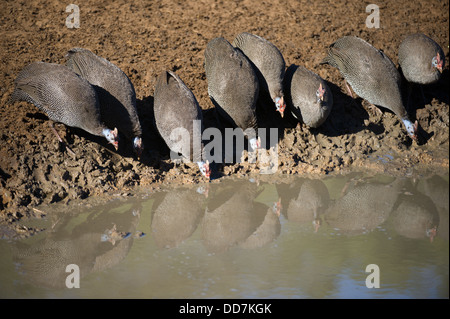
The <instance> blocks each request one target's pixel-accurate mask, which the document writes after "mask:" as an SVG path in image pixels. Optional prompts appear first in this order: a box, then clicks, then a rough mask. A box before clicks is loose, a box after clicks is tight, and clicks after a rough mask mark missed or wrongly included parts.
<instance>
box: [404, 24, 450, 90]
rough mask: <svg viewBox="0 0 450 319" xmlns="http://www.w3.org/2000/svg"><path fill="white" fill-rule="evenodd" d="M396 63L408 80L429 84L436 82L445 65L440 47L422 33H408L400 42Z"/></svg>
mask: <svg viewBox="0 0 450 319" xmlns="http://www.w3.org/2000/svg"><path fill="white" fill-rule="evenodd" d="M398 63H399V65H400V67H401V69H402V73H403V75H404V76H405V78H406V80H407V81H408V82H412V83H418V84H431V83H435V82H437V81H438V80H439V79H440V77H441V73H442V70H443V68H444V66H445V55H444V51H442V48H441V47H440V46H439V44H437V43H436V42H435V41H434V40H433V39H431V38H429V37H427V36H426V35H424V34H421V33H417V34H410V35H408V36H407V37H406V38H405V39H404V40H403V41H402V43H401V44H400V47H399V50H398Z"/></svg>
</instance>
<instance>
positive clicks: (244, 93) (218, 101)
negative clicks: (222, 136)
mask: <svg viewBox="0 0 450 319" xmlns="http://www.w3.org/2000/svg"><path fill="white" fill-rule="evenodd" d="M205 71H206V78H207V81H208V94H209V96H210V98H211V100H212V102H213V104H214V105H215V107H216V110H217V111H218V112H219V114H220V115H221V116H222V117H224V118H225V119H226V120H227V121H228V122H230V123H232V125H233V126H234V127H239V128H241V129H242V130H244V131H245V130H246V129H248V128H251V129H253V130H254V131H255V132H256V129H257V127H258V125H257V120H256V113H255V109H256V102H257V99H258V94H259V83H258V78H257V75H256V73H255V71H254V70H253V67H252V65H251V64H250V61H249V60H248V59H247V57H245V55H244V54H243V53H242V52H241V51H240V50H237V49H235V48H234V47H233V46H232V45H231V44H230V43H229V42H228V41H227V40H225V39H224V38H215V39H212V40H211V41H210V42H209V43H208V45H207V47H206V50H205ZM248 137H249V139H251V138H256V136H255V134H252V135H248Z"/></svg>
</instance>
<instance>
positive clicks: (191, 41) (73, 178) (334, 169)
mask: <svg viewBox="0 0 450 319" xmlns="http://www.w3.org/2000/svg"><path fill="white" fill-rule="evenodd" d="M80 12H81V17H80V20H81V21H80V25H81V27H80V29H68V28H67V27H65V25H64V22H65V19H66V16H67V15H68V13H65V12H64V8H61V7H60V3H59V2H58V1H55V0H47V1H45V5H43V4H41V2H38V1H37V0H33V1H28V2H26V3H23V4H20V3H17V2H8V3H5V4H4V6H3V8H2V13H1V14H0V24H1V27H2V28H1V29H2V37H0V42H1V47H2V50H1V52H0V58H1V61H2V63H1V64H0V80H1V82H0V92H1V98H0V237H5V238H12V237H23V236H27V235H30V234H32V233H33V232H35V231H38V230H37V229H29V228H27V227H23V226H21V225H20V223H18V221H21V220H22V219H24V218H27V217H41V216H44V215H45V213H44V212H43V211H42V210H40V209H39V207H40V205H43V204H50V203H69V202H71V201H75V200H76V201H83V199H86V198H88V197H93V196H99V197H103V196H104V197H108V196H111V195H123V194H128V193H130V192H132V191H134V190H136V189H142V188H145V189H147V190H148V191H153V190H156V189H158V188H159V187H160V186H161V185H170V184H173V185H177V184H180V185H181V184H193V183H203V182H205V180H204V178H203V177H202V176H201V174H200V173H199V172H198V168H197V166H196V165H195V164H183V163H182V164H180V165H175V164H174V163H173V162H172V161H171V160H170V156H169V150H168V149H167V146H166V145H165V144H164V142H163V141H162V139H161V138H160V137H159V136H158V134H157V133H156V131H155V129H154V127H153V97H152V96H153V91H154V84H155V80H156V76H157V75H158V74H159V73H160V72H161V71H162V70H172V71H175V72H176V73H177V74H178V75H179V76H180V77H181V78H182V79H183V81H184V82H185V83H186V85H187V86H188V87H189V88H190V89H191V90H192V91H193V93H194V95H195V96H196V98H197V100H198V101H199V104H200V106H201V107H202V109H203V112H204V118H205V126H206V127H216V126H217V125H218V124H217V122H216V119H215V115H214V109H213V105H212V103H211V101H210V100H209V97H208V93H207V81H206V77H205V73H204V68H203V60H204V49H205V47H206V44H207V43H208V41H209V40H211V39H212V38H214V37H218V36H223V37H225V38H226V39H228V40H229V41H232V39H233V38H234V37H235V36H236V35H237V34H239V33H240V32H243V31H247V32H252V33H255V34H258V35H260V36H263V37H265V38H266V39H268V40H269V41H271V42H272V43H274V44H275V45H276V46H277V47H278V48H279V49H280V51H281V52H282V53H283V55H284V58H285V60H286V64H287V66H289V65H291V64H297V65H303V66H305V67H306V68H308V69H310V70H312V71H314V72H316V73H317V74H319V75H320V76H321V77H322V78H324V79H325V80H326V81H327V84H328V85H329V87H330V88H331V90H332V93H333V97H334V106H333V109H332V111H331V114H330V115H329V117H328V119H327V121H326V122H325V123H324V124H323V125H322V126H321V127H320V128H317V129H310V128H308V127H306V126H305V125H303V124H299V123H297V122H296V121H294V120H293V118H291V117H289V116H285V118H283V119H281V118H280V117H279V116H278V115H277V114H275V115H274V116H271V115H270V116H269V117H264V116H263V118H261V127H266V128H269V127H277V128H278V138H279V143H278V149H277V153H276V154H277V161H278V162H277V165H276V169H275V171H274V172H273V173H274V174H267V175H263V174H260V173H261V172H262V170H264V169H265V167H264V165H262V164H261V163H258V162H257V163H250V162H249V161H248V160H246V161H243V162H241V163H232V164H223V165H222V164H218V165H215V166H214V167H213V169H214V172H213V181H212V182H213V183H216V182H220V180H221V178H223V177H226V176H236V177H238V178H250V177H254V176H258V178H260V179H262V180H264V179H266V180H267V181H273V182H277V181H282V180H284V179H286V178H287V177H288V176H289V175H292V174H298V175H305V176H309V177H311V176H312V177H317V178H320V177H323V176H325V175H330V174H342V173H346V172H349V171H352V170H359V171H365V172H368V171H373V172H375V173H386V174H391V175H398V176H405V175H407V176H424V175H428V174H448V167H449V162H448V161H449V160H448V150H449V110H448V107H449V95H448V86H449V69H448V63H447V66H446V67H445V70H444V72H443V74H442V78H441V80H440V81H439V82H438V83H437V84H434V85H431V86H427V87H424V88H423V92H424V96H422V94H420V90H419V89H417V92H414V93H415V94H414V96H413V97H412V100H413V104H412V106H411V108H410V109H409V110H408V113H409V115H410V117H411V119H413V120H415V119H417V120H418V121H419V124H420V128H421V129H420V141H419V143H416V142H413V141H411V139H409V137H408V136H407V134H406V132H405V131H404V128H403V125H402V123H401V122H400V121H399V119H398V118H397V117H396V116H395V115H394V114H393V113H391V112H389V111H388V110H384V109H383V110H382V112H378V111H375V110H374V108H373V107H371V106H370V105H369V104H368V103H366V102H365V101H363V100H361V99H360V98H357V99H355V100H352V98H351V97H349V96H348V95H347V94H346V93H345V87H344V85H343V82H342V77H341V76H340V74H339V72H338V71H337V70H336V69H334V68H331V67H328V66H320V65H319V62H320V61H321V60H322V59H323V57H324V55H325V52H326V48H327V47H328V45H329V44H331V43H333V42H334V41H335V40H336V39H337V38H339V37H341V36H344V35H357V36H359V37H361V38H364V39H366V40H368V41H369V42H370V43H371V44H373V45H374V46H375V47H377V48H380V49H383V51H384V52H385V53H386V54H387V55H388V56H389V57H391V58H392V60H393V61H394V63H397V51H398V46H399V44H400V41H401V40H402V39H403V38H404V36H406V35H407V34H410V33H414V32H423V33H425V34H427V35H429V36H430V37H432V38H433V39H435V40H436V41H437V42H438V43H440V44H441V46H442V47H443V49H444V52H445V57H446V59H447V61H448V60H449V54H448V52H449V49H448V43H449V35H448V32H447V30H448V23H449V20H448V2H445V3H442V2H440V1H437V0H436V1H430V3H428V5H427V6H423V5H421V3H419V2H416V3H410V2H407V1H396V2H392V3H389V4H386V5H384V6H383V7H380V12H381V27H380V28H379V29H368V28H367V27H366V26H365V19H366V17H367V13H366V12H365V6H364V5H362V4H360V2H358V1H352V2H350V3H348V2H345V3H344V2H340V1H338V2H334V3H333V4H329V5H325V4H322V3H320V2H317V3H316V2H313V3H311V2H310V1H306V0H304V1H303V0H302V1H300V3H299V2H298V1H290V0H288V1H280V2H279V3H278V4H272V3H264V2H261V3H259V2H256V3H255V2H254V1H250V0H243V1H240V2H229V1H225V2H217V1H213V0H207V1H203V2H182V3H175V2H173V1H162V2H161V3H160V2H150V3H149V2H138V3H131V2H129V1H125V0H120V1H115V2H114V3H107V4H106V2H105V3H103V1H94V0H89V1H86V2H84V3H83V5H80ZM348 17H351V18H348ZM168 21H170V23H169V22H168ZM280 21H282V23H280ZM73 47H86V48H88V49H90V50H92V51H93V52H94V53H96V54H98V55H100V56H102V57H105V58H107V59H108V60H110V61H111V62H113V63H115V64H116V65H118V66H119V67H120V68H121V69H122V70H123V71H124V72H125V73H126V74H127V75H128V76H129V77H130V79H131V81H132V82H133V84H134V86H135V89H136V93H137V98H138V101H137V106H138V112H139V117H140V120H141V124H142V127H143V130H144V136H143V140H144V144H145V151H144V153H143V155H142V158H140V160H137V159H136V158H134V157H133V152H132V150H131V143H129V144H127V143H122V146H121V148H120V149H119V151H118V152H115V151H114V150H113V149H112V147H111V146H109V145H106V143H105V142H104V141H103V140H102V139H101V138H97V137H94V136H91V135H89V134H87V133H85V132H83V131H80V130H77V129H73V128H68V127H65V126H64V125H57V126H56V128H57V130H58V131H59V133H60V134H61V135H62V137H63V139H64V140H65V141H66V142H67V144H68V145H69V146H70V148H71V149H72V150H73V151H74V152H75V153H76V157H75V158H73V157H72V156H70V155H69V154H68V153H67V152H66V151H65V149H64V146H63V145H60V143H59V142H58V141H57V139H56V138H55V137H54V135H53V133H52V131H51V130H50V129H49V128H48V126H47V122H48V119H47V117H46V116H45V115H44V114H43V113H41V112H39V111H38V109H37V108H36V107H35V106H33V105H31V104H28V103H24V102H21V103H15V104H8V103H7V101H8V98H9V96H10V94H11V93H12V91H13V88H14V84H13V81H14V79H15V77H16V75H17V74H18V73H19V71H20V70H21V69H22V68H23V67H24V66H25V65H27V64H29V63H30V62H33V61H46V62H53V63H61V64H63V63H65V61H64V55H65V53H66V52H67V50H69V49H71V48H73ZM260 103H266V102H264V101H261V102H260ZM244 158H248V156H247V155H246V154H244Z"/></svg>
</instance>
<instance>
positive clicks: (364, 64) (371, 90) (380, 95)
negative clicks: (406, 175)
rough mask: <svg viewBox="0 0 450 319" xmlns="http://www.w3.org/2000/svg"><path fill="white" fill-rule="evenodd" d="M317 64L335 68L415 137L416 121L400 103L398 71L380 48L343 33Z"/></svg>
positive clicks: (367, 98)
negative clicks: (394, 116)
mask: <svg viewBox="0 0 450 319" xmlns="http://www.w3.org/2000/svg"><path fill="white" fill-rule="evenodd" d="M321 64H329V65H331V66H333V67H336V68H338V69H339V71H340V72H341V74H342V75H343V77H344V78H345V80H346V81H347V82H348V83H349V84H350V86H351V87H352V89H353V91H355V93H356V94H358V95H359V96H360V97H361V98H363V99H365V100H367V101H369V102H370V103H372V104H375V105H376V106H382V107H385V108H387V109H389V110H391V111H392V112H394V113H395V114H396V115H397V116H398V117H399V118H400V119H401V121H402V122H403V124H404V125H405V128H406V131H407V132H408V134H409V136H410V137H411V138H412V139H417V127H418V123H417V121H416V122H415V123H414V124H413V123H412V122H411V120H410V119H409V117H408V114H407V112H406V109H405V107H404V106H403V101H402V96H401V76H400V73H399V72H398V70H397V69H396V67H395V65H394V63H393V62H392V61H391V59H389V57H388V56H387V55H386V54H384V53H383V51H381V50H378V49H376V48H374V47H373V46H372V45H370V44H369V43H367V42H366V41H364V40H363V39H361V38H358V37H356V36H345V37H342V38H340V39H338V40H337V41H336V42H334V43H333V44H332V45H331V46H330V47H329V49H328V55H327V57H326V58H325V59H324V60H323V61H322V62H321Z"/></svg>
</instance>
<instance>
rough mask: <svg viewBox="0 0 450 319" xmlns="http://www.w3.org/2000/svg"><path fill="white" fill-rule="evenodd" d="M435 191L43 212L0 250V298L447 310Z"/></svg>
mask: <svg viewBox="0 0 450 319" xmlns="http://www.w3.org/2000/svg"><path fill="white" fill-rule="evenodd" d="M448 191H449V180H448V176H445V177H440V176H434V177H431V178H424V179H408V178H393V177H389V176H381V175H379V176H364V175H362V174H353V175H348V176H341V177H330V178H325V179H321V180H319V179H306V178H297V179H289V182H286V183H278V184H270V183H262V182H256V181H254V180H251V181H247V180H227V179H224V180H222V181H221V182H219V183H211V184H208V185H201V186H195V187H178V188H173V189H166V190H163V191H161V192H157V193H151V194H137V195H135V196H132V197H127V198H117V199H115V200H112V201H110V202H109V203H107V204H103V205H101V206H92V207H86V206H76V205H74V207H67V206H66V207H63V206H58V205H55V212H48V215H47V218H46V219H45V220H42V221H39V223H41V224H42V226H43V227H45V228H46V230H45V231H43V232H41V233H39V234H38V235H35V236H33V237H31V238H28V239H26V240H22V241H14V242H8V241H0V256H1V259H0V297H2V298H448V297H449V287H448V283H449V267H448V266H449V232H448V226H449V225H448V224H449V220H448V216H449V195H448ZM58 207H59V208H58ZM69 264H75V265H77V266H78V267H79V269H80V281H79V283H80V288H71V289H69V288H67V286H66V279H67V277H68V276H69V275H71V273H70V272H66V266H67V265H69ZM371 264H375V265H377V266H378V268H379V283H380V287H379V288H368V287H367V286H366V279H367V277H368V276H370V275H374V274H372V273H371V272H366V267H367V265H371ZM371 282H374V281H371Z"/></svg>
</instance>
